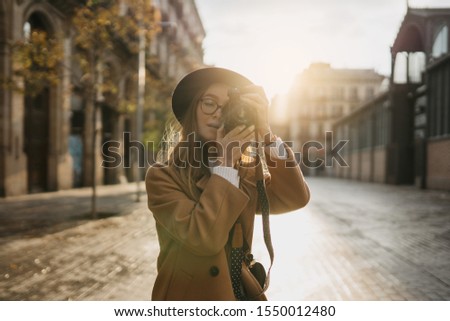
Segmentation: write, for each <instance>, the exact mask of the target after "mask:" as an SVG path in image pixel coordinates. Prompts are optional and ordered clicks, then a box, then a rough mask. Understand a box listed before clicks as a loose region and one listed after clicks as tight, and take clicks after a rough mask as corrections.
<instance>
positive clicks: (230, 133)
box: [225, 125, 245, 138]
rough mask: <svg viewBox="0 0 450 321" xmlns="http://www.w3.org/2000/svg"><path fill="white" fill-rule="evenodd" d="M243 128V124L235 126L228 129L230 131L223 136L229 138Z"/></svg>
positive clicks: (236, 134)
mask: <svg viewBox="0 0 450 321" xmlns="http://www.w3.org/2000/svg"><path fill="white" fill-rule="evenodd" d="M243 130H245V125H240V126H236V127H234V128H233V129H232V130H230V131H229V132H228V133H227V134H226V135H225V137H227V138H231V137H235V136H238V135H239V134H240V133H241V132H242V131H243Z"/></svg>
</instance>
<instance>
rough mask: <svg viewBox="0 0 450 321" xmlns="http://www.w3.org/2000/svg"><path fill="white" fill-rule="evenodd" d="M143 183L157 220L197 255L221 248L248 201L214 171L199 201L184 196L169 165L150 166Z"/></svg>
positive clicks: (245, 196)
mask: <svg viewBox="0 0 450 321" xmlns="http://www.w3.org/2000/svg"><path fill="white" fill-rule="evenodd" d="M145 182H146V188H147V194H148V207H149V209H150V211H151V212H152V213H153V215H154V217H155V220H156V221H157V223H159V224H160V225H161V226H162V227H163V228H164V229H165V230H166V231H167V232H168V233H169V234H170V235H171V236H172V238H173V239H175V240H176V241H178V242H180V243H181V244H182V245H183V246H185V247H186V248H187V249H188V250H190V251H191V252H192V253H194V254H196V255H205V256H208V255H214V254H217V253H218V252H219V251H220V250H222V249H223V248H224V246H225V244H226V242H227V240H228V233H229V231H230V230H231V228H232V226H233V224H234V223H235V221H236V220H237V218H238V217H239V215H240V214H241V212H242V211H243V209H244V208H245V206H246V205H247V203H248V201H249V198H248V196H247V195H246V194H245V193H244V192H243V191H241V190H240V189H238V188H236V187H235V186H233V184H231V183H230V182H228V181H227V180H226V179H224V178H222V177H220V176H218V175H214V174H213V175H211V177H210V178H209V180H208V182H207V183H206V186H205V188H204V190H203V192H202V193H201V195H200V198H199V200H198V201H195V200H192V199H191V198H189V197H188V196H187V195H186V193H185V192H184V191H183V189H182V188H181V186H180V184H179V183H178V179H177V177H176V176H175V175H174V173H173V170H171V169H170V168H168V167H151V168H150V169H149V170H148V172H147V175H146V179H145Z"/></svg>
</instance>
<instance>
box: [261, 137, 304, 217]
mask: <svg viewBox="0 0 450 321" xmlns="http://www.w3.org/2000/svg"><path fill="white" fill-rule="evenodd" d="M284 148H285V149H286V152H287V158H286V159H280V158H278V157H277V153H276V151H271V150H270V148H266V161H267V165H268V167H269V172H270V174H271V177H270V182H269V184H268V185H267V196H268V198H269V203H270V212H271V213H272V214H279V213H285V212H289V211H293V210H296V209H299V208H302V207H304V206H305V205H306V204H308V202H309V199H310V192H309V188H308V185H307V184H306V182H305V179H304V177H303V174H302V171H301V170H300V166H299V165H298V163H297V162H296V160H295V157H294V152H293V151H292V149H291V148H289V147H288V146H287V145H286V144H284Z"/></svg>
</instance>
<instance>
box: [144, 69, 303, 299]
mask: <svg viewBox="0 0 450 321" xmlns="http://www.w3.org/2000/svg"><path fill="white" fill-rule="evenodd" d="M230 88H240V89H241V92H242V93H241V95H240V101H241V102H242V103H244V104H246V105H247V106H250V107H251V108H253V109H254V111H255V113H254V114H253V115H258V117H257V123H258V128H257V134H258V135H259V137H264V138H265V143H266V145H267V146H266V147H264V152H265V155H266V158H267V159H268V163H269V162H270V165H271V166H269V171H270V178H268V177H267V176H266V182H267V196H268V200H269V203H270V210H271V213H283V212H287V211H292V210H295V209H298V208H301V207H303V206H305V205H306V204H307V202H308V201H309V190H308V187H307V185H306V183H305V181H304V179H303V175H302V173H301V171H300V168H299V166H298V165H297V164H296V163H295V159H294V155H293V152H292V150H291V149H290V148H289V147H288V146H287V145H285V144H283V143H282V141H281V139H279V138H276V137H275V136H274V135H273V134H272V132H271V130H270V126H269V123H268V119H267V108H268V100H267V98H266V97H265V94H264V91H263V90H262V89H261V88H260V87H257V86H254V85H253V84H252V82H251V81H250V80H248V79H247V78H245V77H244V76H242V75H240V74H238V73H235V72H233V71H231V70H227V69H223V68H204V69H200V70H197V71H194V72H192V73H190V74H188V75H187V76H185V77H184V78H183V79H182V80H181V81H180V82H179V83H178V85H177V86H176V88H175V90H174V93H173V96H172V110H173V112H174V114H175V116H176V118H177V120H178V121H179V122H180V124H181V127H182V128H181V133H180V136H179V137H180V138H179V142H178V143H177V145H176V146H175V148H174V149H173V151H172V152H171V153H170V154H169V157H168V160H167V161H166V162H164V163H157V164H156V165H154V166H152V167H151V168H150V169H149V170H148V172H147V176H146V187H147V194H148V206H149V209H150V210H151V212H152V213H153V215H154V218H155V221H156V229H157V233H158V238H159V245H160V253H159V257H158V262H157V268H158V275H157V277H156V281H155V284H154V288H153V293H152V299H153V300H237V299H239V300H243V299H251V298H249V295H248V293H246V291H247V290H246V288H247V286H248V285H247V284H240V286H239V289H237V288H236V286H235V284H232V276H231V274H230V264H231V262H230V249H231V242H232V235H234V234H233V233H234V232H233V231H234V230H235V227H236V226H237V225H236V223H239V230H241V231H242V236H241V238H243V242H244V243H245V247H246V249H247V250H248V251H250V250H251V245H252V236H253V225H254V218H255V213H256V212H257V211H259V205H258V202H257V198H258V195H257V191H256V188H255V175H256V173H255V168H254V166H253V167H252V166H244V165H242V162H241V160H242V159H243V158H244V157H242V156H243V155H242V151H243V150H244V149H243V148H227V147H226V146H243V145H245V144H248V143H249V142H251V141H254V140H255V126H247V127H246V126H237V127H235V128H233V129H231V130H229V131H228V132H226V133H225V130H224V124H223V119H222V113H223V109H225V108H228V107H227V106H226V103H227V102H228V100H229V96H228V92H229V90H230ZM269 145H270V146H269ZM280 145H283V146H282V147H281V150H282V152H283V154H285V155H278V154H279V153H280V154H282V153H281V152H279V148H271V147H274V146H275V147H280ZM206 147H209V148H206ZM211 147H215V150H214V152H211ZM235 233H237V232H235ZM241 243H242V242H241ZM242 273H248V270H246V271H244V270H243V271H242ZM240 277H241V276H238V278H240ZM245 279H246V275H242V280H245ZM233 280H235V278H233ZM239 280H240V279H239ZM242 280H240V281H239V282H241V283H242V282H244V281H242ZM233 286H234V287H233ZM236 291H237V292H240V293H241V295H239V296H238V295H237V294H236V293H237V292H236Z"/></svg>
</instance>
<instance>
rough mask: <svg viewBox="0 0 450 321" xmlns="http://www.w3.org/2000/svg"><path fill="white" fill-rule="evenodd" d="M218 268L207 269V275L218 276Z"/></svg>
mask: <svg viewBox="0 0 450 321" xmlns="http://www.w3.org/2000/svg"><path fill="white" fill-rule="evenodd" d="M219 272H220V270H219V268H218V267H217V266H215V265H214V266H211V268H210V269H209V274H211V276H218V275H219Z"/></svg>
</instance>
